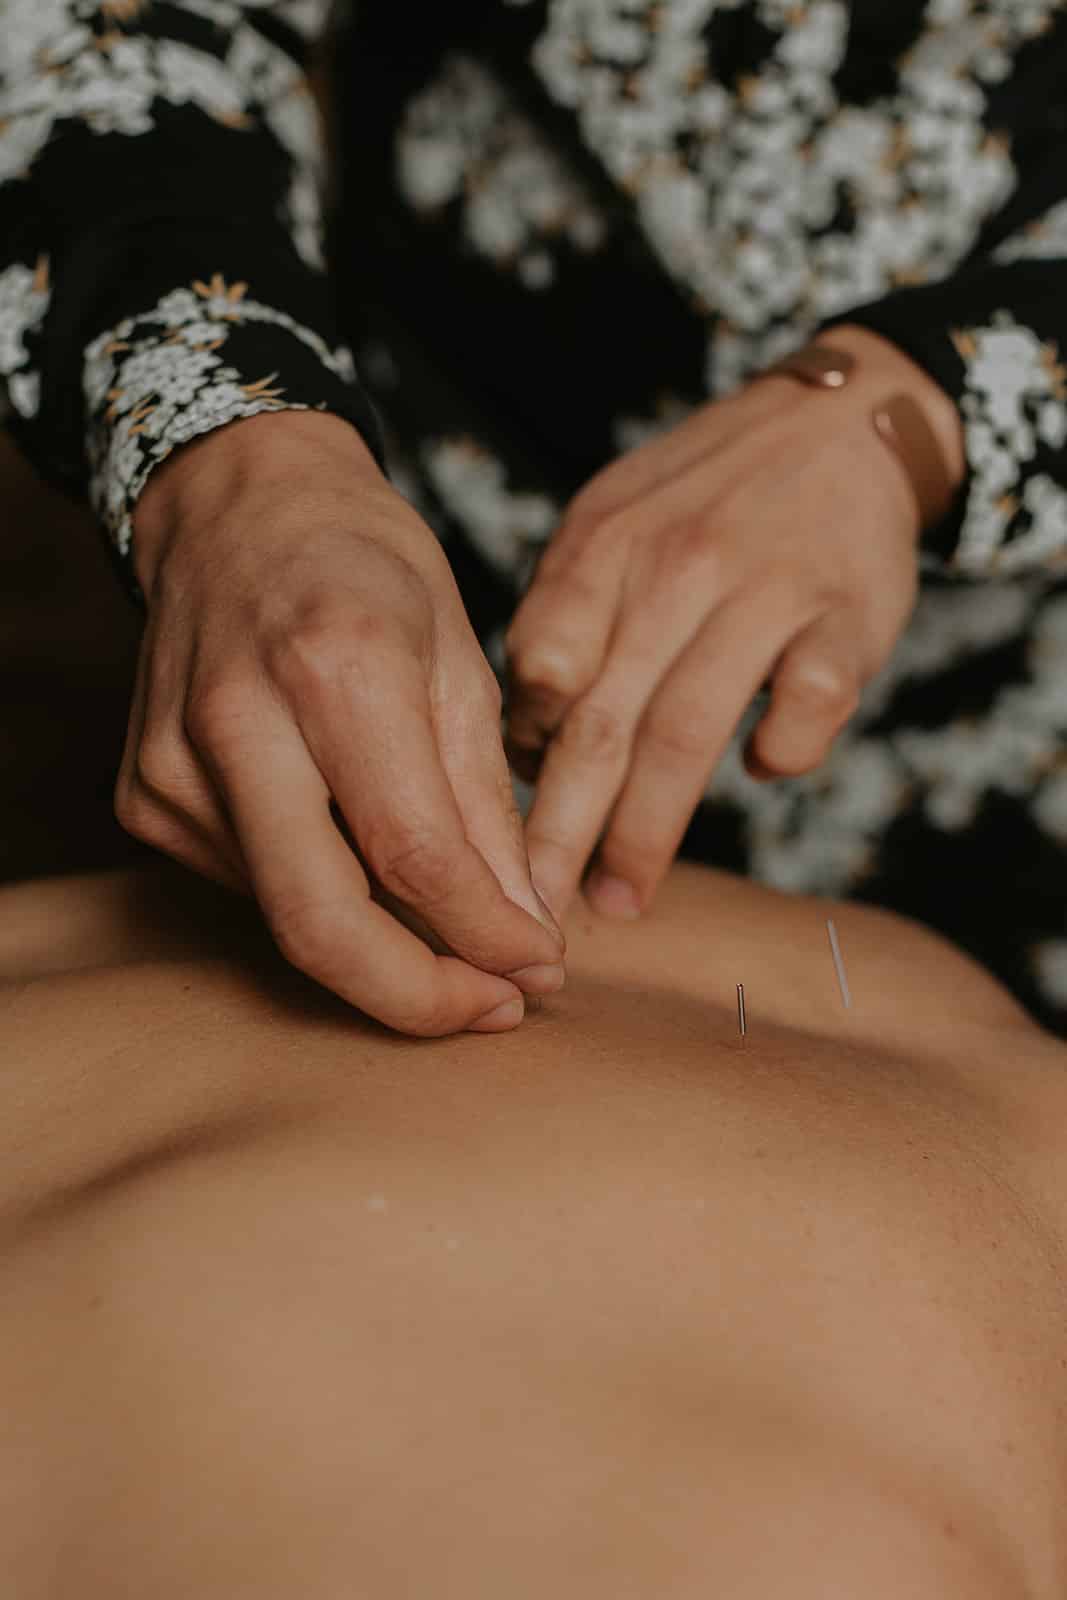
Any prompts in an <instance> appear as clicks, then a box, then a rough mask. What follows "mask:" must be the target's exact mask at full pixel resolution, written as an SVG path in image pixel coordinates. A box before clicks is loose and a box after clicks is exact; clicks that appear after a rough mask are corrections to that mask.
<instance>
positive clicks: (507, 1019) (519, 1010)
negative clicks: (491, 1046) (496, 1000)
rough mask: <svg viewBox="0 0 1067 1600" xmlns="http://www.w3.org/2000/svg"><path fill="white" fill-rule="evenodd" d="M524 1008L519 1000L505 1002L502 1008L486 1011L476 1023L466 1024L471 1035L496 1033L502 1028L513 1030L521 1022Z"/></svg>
mask: <svg viewBox="0 0 1067 1600" xmlns="http://www.w3.org/2000/svg"><path fill="white" fill-rule="evenodd" d="M525 1012H526V1007H525V1006H524V1005H523V1003H522V1000H521V999H515V1000H505V1001H504V1004H503V1005H502V1006H494V1008H493V1010H492V1011H487V1012H486V1013H485V1016H484V1017H479V1018H478V1020H477V1022H471V1023H468V1024H467V1027H468V1031H469V1032H471V1033H496V1032H499V1031H500V1029H502V1028H514V1026H515V1024H516V1023H518V1022H521V1021H522V1019H523V1016H524V1015H525Z"/></svg>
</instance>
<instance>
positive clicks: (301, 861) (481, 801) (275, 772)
mask: <svg viewBox="0 0 1067 1600" xmlns="http://www.w3.org/2000/svg"><path fill="white" fill-rule="evenodd" d="M135 551H136V566H137V574H138V577H139V579H140V581H141V583H142V585H143V587H144V590H145V594H146V596H147V600H148V622H147V628H146V631H145V637H144V642H143V645H142V649H141V657H140V663H139V670H138V676H137V684H136V688H135V691H134V698H133V704H132V708H131V713H130V723H129V732H128V735H127V740H126V749H125V753H124V756H123V760H122V767H121V771H120V774H119V779H118V786H117V790H116V812H117V815H118V817H119V820H120V821H121V822H122V823H123V825H124V826H125V827H126V828H127V829H128V830H129V831H130V832H131V833H134V834H136V835H137V837H138V838H140V839H143V840H146V841H147V842H148V843H149V844H152V845H154V846H156V847H157V848H158V849H160V850H162V851H164V852H165V853H166V854H168V855H170V856H173V857H174V858H175V859H176V860H178V861H180V862H183V863H184V864H185V865H186V866H189V867H191V868H193V870H194V871H197V872H200V873H203V874H205V875H206V876H208V877H211V878H215V879H217V880H219V881H220V882H222V883H225V884H228V885H230V886H231V887H233V888H236V889H245V890H246V891H247V890H249V889H250V890H251V892H252V893H253V894H254V895H255V897H256V899H257V901H258V903H259V905H260V907H261V909H262V911H263V914H264V916H265V918H266V921H267V923H268V925H269V927H270V930H271V932H272V933H273V935H274V937H275V939H276V940H277V943H278V945H279V947H280V948H281V950H282V951H283V953H284V954H285V955H286V956H287V957H288V959H289V960H290V961H292V962H293V963H294V965H296V966H297V967H300V968H301V969H302V970H304V971H305V972H307V973H309V974H310V975H311V976H312V977H314V978H316V979H318V980H319V981H320V982H321V983H323V984H325V985H326V986H327V987H328V988H330V989H333V990H335V991H336V992H337V994H339V995H342V996H343V997H344V998H345V999H346V1000H348V1001H350V1002H351V1003H352V1004H353V1005H356V1006H359V1007H360V1008H361V1009H362V1010H364V1011H366V1012H367V1013H369V1014H370V1015H371V1016H373V1017H375V1018H377V1019H378V1020H379V1021H381V1022H384V1023H386V1024H387V1025H388V1026H390V1027H394V1028H397V1029H399V1030H401V1031H403V1032H405V1033H411V1034H423V1035H440V1034H447V1033H452V1032H456V1031H458V1030H460V1029H463V1028H470V1027H477V1026H478V1025H479V1023H478V1019H483V1018H485V1015H486V1013H488V1012H490V1011H492V1010H493V1009H494V1008H495V1007H497V1006H499V1005H501V1004H503V1003H505V1002H508V1001H512V1002H518V1015H515V1016H512V1017H511V1018H510V1019H507V1018H504V1019H498V1020H497V1021H496V1022H494V1023H492V1024H491V1025H490V1024H486V1026H491V1027H493V1028H500V1027H508V1026H514V1024H515V1023H516V1022H517V1021H518V1020H520V1017H521V1002H522V995H521V994H520V989H521V990H523V991H525V992H526V993H530V994H538V993H545V992H548V991H549V990H550V989H551V988H552V987H558V982H555V983H554V982H553V980H552V977H551V975H550V976H549V977H548V978H546V977H545V975H544V973H542V974H541V975H540V977H539V976H538V974H536V973H534V974H533V975H531V976H526V975H523V974H522V971H521V969H524V968H528V967H538V966H542V967H543V966H546V965H547V966H549V967H556V968H558V965H559V963H560V960H561V955H562V936H561V935H560V934H559V932H558V930H557V929H556V927H555V925H554V923H553V922H552V919H551V917H550V915H549V913H548V912H547V911H546V909H545V907H544V906H543V904H542V903H541V901H540V900H539V897H538V895H537V893H536V891H535V889H534V887H533V884H532V882H531V879H530V872H529V863H528V861H527V857H526V849H525V844H524V840H523V833H522V822H521V818H520V817H519V815H518V812H517V809H516V807H515V804H514V800H513V797H512V790H511V782H510V777H509V774H508V769H507V763H506V760H505V757H504V750H503V744H502V741H501V735H500V700H499V690H498V685H497V683H496V680H495V678H494V676H493V673H492V670H491V669H490V667H489V664H488V662H487V661H486V659H485V657H484V655H483V654H482V652H481V650H480V648H479V646H478V642H477V639H476V638H475V636H474V634H473V632H472V630H471V627H470V624H469V622H468V620H467V616H466V613H465V612H464V609H463V605H462V602H461V600H460V596H459V593H458V590H457V589H456V586H455V582H454V580H453V577H452V573H451V569H450V568H449V565H448V562H447V560H446V559H445V556H444V554H443V552H442V551H441V548H440V546H439V544H438V542H437V540H436V538H435V537H434V535H433V533H432V532H431V531H430V529H429V528H427V527H426V525H425V523H423V522H422V521H421V519H420V518H419V517H418V516H417V515H416V513H415V512H414V511H413V510H412V508H411V506H410V505H409V504H408V503H407V502H406V501H405V500H404V499H402V497H401V496H400V495H399V494H398V493H397V492H396V491H395V490H393V489H392V488H391V487H390V486H389V484H388V482H387V481H386V479H385V478H384V476H383V475H382V473H381V472H380V471H379V470H378V467H377V466H376V464H375V462H374V460H373V458H372V456H371V455H370V452H369V451H368V450H367V448H366V446H365V445H364V444H363V442H362V440H361V439H360V438H359V436H358V435H357V434H356V432H355V431H354V429H352V428H350V427H349V426H348V424H347V423H345V422H342V421H341V420H340V419H338V418H336V417H330V416H323V415H319V414H310V415H305V414H302V413H298V412H285V413H280V414H278V415H276V416H262V417H257V418H253V419H248V420H246V421H243V422H238V423H234V424H232V425H231V426H230V427H228V428H225V429H223V430H221V431H220V432H218V433H215V434H211V435H209V436H208V437H207V438H206V439H204V440H201V441H198V442H197V443H194V444H191V445H188V446H186V447H185V448H184V449H183V450H182V451H180V452H179V453H178V454H176V455H175V457H174V458H173V459H172V460H171V461H169V462H167V463H166V465H165V466H163V467H161V468H160V469H159V470H158V472H157V475H156V477H155V478H153V480H152V482H151V483H150V484H149V486H148V488H147V489H146V491H145V494H144V496H143V497H142V501H141V503H140V505H139V507H138V512H137V519H136V529H135ZM331 799H332V800H333V802H335V805H336V808H337V811H338V813H339V814H340V817H341V818H343V823H344V826H345V828H346V829H347V833H348V834H349V836H350V839H351V841H352V842H353V843H354V845H355V847H356V848H355V849H353V848H352V845H351V844H350V843H349V842H346V839H345V837H344V835H343V833H342V831H341V830H340V829H339V827H338V826H336V825H335V822H334V820H333V818H332V816H331V809H330V803H331ZM357 852H358V853H357ZM372 895H374V896H375V898H372ZM382 901H384V902H385V903H384V904H382V903H380V902H382ZM405 924H407V925H406V926H405ZM413 930H414V931H413ZM419 933H424V934H425V936H426V937H425V938H422V937H419V936H417V935H418V934H419ZM435 949H436V950H438V951H446V952H452V953H451V954H448V953H445V954H435V953H434V950H435ZM494 974H510V975H511V977H512V978H513V979H514V981H507V980H506V979H505V978H504V977H501V976H494Z"/></svg>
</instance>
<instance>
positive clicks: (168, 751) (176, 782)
mask: <svg viewBox="0 0 1067 1600" xmlns="http://www.w3.org/2000/svg"><path fill="white" fill-rule="evenodd" d="M134 770H135V772H136V776H137V783H138V785H139V786H140V788H141V789H142V790H145V791H146V792H147V793H148V794H155V795H164V796H173V795H175V794H176V793H178V792H179V791H180V790H181V788H182V786H183V781H184V780H185V779H186V778H187V774H188V763H187V762H186V761H185V759H184V757H183V755H182V751H181V748H180V747H179V746H177V745H175V744H173V743H172V742H171V741H170V740H169V739H151V738H146V739H145V740H144V741H143V742H142V744H141V747H140V749H139V750H138V752H137V756H136V758H135V761H134Z"/></svg>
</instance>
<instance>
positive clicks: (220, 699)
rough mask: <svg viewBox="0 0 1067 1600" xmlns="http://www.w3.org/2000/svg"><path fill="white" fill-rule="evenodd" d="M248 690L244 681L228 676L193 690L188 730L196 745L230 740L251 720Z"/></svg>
mask: <svg viewBox="0 0 1067 1600" xmlns="http://www.w3.org/2000/svg"><path fill="white" fill-rule="evenodd" d="M249 698H250V697H249V694H248V691H247V689H246V687H245V685H244V684H241V683H238V682H236V681H232V680H228V679H220V680H219V681H218V682H216V683H211V684H205V685H202V686H200V687H198V688H195V689H193V690H191V691H190V694H189V698H188V701H187V702H186V706H185V731H186V733H187V734H188V736H189V739H190V740H191V742H192V743H193V744H194V745H200V746H207V747H211V746H214V745H218V744H221V743H228V742H229V740H230V739H231V738H232V736H233V735H234V734H235V733H236V732H237V731H238V730H239V729H240V728H241V727H243V726H244V725H245V723H246V722H247V720H248V714H249V712H248V706H249Z"/></svg>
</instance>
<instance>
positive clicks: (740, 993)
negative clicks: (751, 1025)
mask: <svg viewBox="0 0 1067 1600" xmlns="http://www.w3.org/2000/svg"><path fill="white" fill-rule="evenodd" d="M737 1031H738V1033H739V1034H740V1035H741V1043H742V1044H744V1042H745V1034H746V1033H747V1032H748V1023H747V1022H746V1021H745V986H744V984H743V983H739V984H738V985H737Z"/></svg>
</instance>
